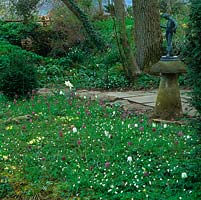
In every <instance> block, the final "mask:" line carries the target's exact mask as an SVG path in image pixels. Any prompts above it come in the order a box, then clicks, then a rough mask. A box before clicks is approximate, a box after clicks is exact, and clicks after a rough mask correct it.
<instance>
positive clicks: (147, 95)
mask: <svg viewBox="0 0 201 200" xmlns="http://www.w3.org/2000/svg"><path fill="white" fill-rule="evenodd" d="M77 93H78V95H79V96H81V97H90V98H92V99H96V98H97V99H101V100H104V101H106V102H107V103H108V104H116V105H120V106H122V107H123V108H124V109H125V110H128V111H137V112H139V111H142V112H151V111H152V110H153V108H154V106H155V102H156V97H157V90H149V91H142V90H141V91H133V90H129V91H96V90H78V91H77ZM189 93H190V91H189V90H180V94H181V101H182V109H183V113H184V114H186V115H190V116H195V115H196V110H195V109H194V108H192V107H191V106H190V104H189V100H190V96H189Z"/></svg>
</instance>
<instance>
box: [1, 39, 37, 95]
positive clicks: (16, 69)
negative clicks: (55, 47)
mask: <svg viewBox="0 0 201 200" xmlns="http://www.w3.org/2000/svg"><path fill="white" fill-rule="evenodd" d="M39 59H40V57H39V56H35V55H34V54H32V53H29V52H28V53H27V52H26V51H22V50H21V49H18V48H12V45H9V44H8V43H6V42H1V43H0V90H1V91H2V92H3V94H5V95H6V96H8V97H10V98H14V97H15V95H17V96H20V97H22V96H27V95H28V93H31V91H32V90H33V89H36V88H37V87H38V82H37V79H36V68H35V65H34V64H35V63H36V61H38V62H39Z"/></svg>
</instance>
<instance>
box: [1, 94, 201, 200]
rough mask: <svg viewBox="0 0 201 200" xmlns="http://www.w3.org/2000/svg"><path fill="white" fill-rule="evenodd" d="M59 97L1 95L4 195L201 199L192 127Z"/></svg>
mask: <svg viewBox="0 0 201 200" xmlns="http://www.w3.org/2000/svg"><path fill="white" fill-rule="evenodd" d="M60 94H61V95H59V94H58V95H53V96H34V95H33V96H32V97H31V99H30V100H18V99H15V100H14V101H13V102H7V101H6V100H5V99H4V98H1V101H0V107H1V110H0V112H1V114H0V130H1V134H0V160H1V162H0V170H1V176H3V177H6V180H7V183H9V186H10V187H11V188H13V191H12V192H8V193H7V194H6V196H7V197H10V198H14V197H19V198H21V197H24V198H29V197H34V196H37V195H38V196H40V198H41V199H42V197H43V196H45V197H46V198H47V197H48V198H49V199H70V198H73V197H76V198H81V199H82V198H83V199H198V197H199V195H200V179H199V174H200V172H199V169H200V168H199V162H197V159H198V155H197V154H196V153H195V152H196V149H197V147H198V144H197V143H198V141H197V137H196V133H195V131H194V130H193V128H192V127H190V126H176V125H167V124H155V123H150V122H149V121H148V120H147V118H146V116H144V115H143V114H139V115H135V114H132V113H129V112H126V111H122V110H121V108H119V107H116V106H114V107H107V106H106V105H105V103H104V102H101V101H98V100H97V101H91V100H89V99H80V98H79V97H77V96H76V94H74V93H71V94H70V95H66V94H64V92H63V93H60ZM63 94H64V95H63ZM0 178H1V177H0ZM0 184H2V182H1V183H0ZM1 198H4V199H6V197H5V195H4V196H2V197H1Z"/></svg>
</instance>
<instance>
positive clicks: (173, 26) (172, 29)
mask: <svg viewBox="0 0 201 200" xmlns="http://www.w3.org/2000/svg"><path fill="white" fill-rule="evenodd" d="M162 17H163V18H165V19H166V20H168V21H167V25H166V26H162V25H161V28H165V29H166V34H165V37H166V41H167V57H170V56H172V53H173V48H172V37H173V34H174V33H176V30H177V22H176V21H175V19H173V18H172V17H171V16H170V15H169V14H167V13H164V14H162Z"/></svg>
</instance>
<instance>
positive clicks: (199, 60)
mask: <svg viewBox="0 0 201 200" xmlns="http://www.w3.org/2000/svg"><path fill="white" fill-rule="evenodd" d="M200 27H201V2H200V1H199V0H193V1H192V4H191V14H190V22H189V33H188V36H187V40H188V43H187V46H186V50H185V52H184V55H185V56H186V57H185V61H186V63H187V65H188V72H189V80H190V85H191V86H192V90H193V91H192V105H193V106H194V107H195V108H196V109H197V111H198V113H199V115H200V116H201V57H200V55H201V37H200V34H201V32H200Z"/></svg>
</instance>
